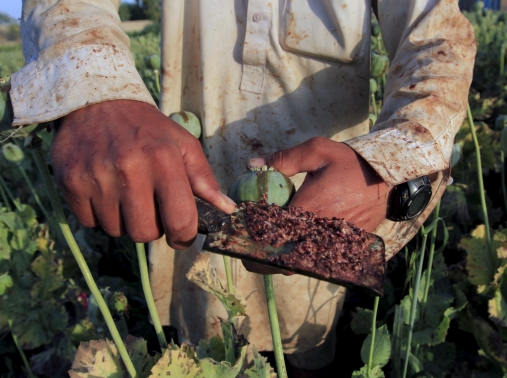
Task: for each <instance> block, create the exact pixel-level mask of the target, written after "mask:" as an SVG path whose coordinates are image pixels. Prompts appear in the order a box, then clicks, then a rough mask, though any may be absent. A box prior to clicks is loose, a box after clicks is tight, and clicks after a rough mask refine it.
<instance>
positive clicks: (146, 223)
mask: <svg viewBox="0 0 507 378" xmlns="http://www.w3.org/2000/svg"><path fill="white" fill-rule="evenodd" d="M147 182H148V181H147V180H141V181H137V182H136V183H137V187H134V188H129V190H128V191H127V192H125V193H122V199H121V215H122V216H123V222H124V224H125V230H126V232H127V234H128V235H129V236H130V238H131V239H132V240H133V241H134V242H135V243H148V242H150V241H153V240H156V239H159V238H160V237H161V236H162V235H163V233H164V232H163V228H162V224H161V222H160V217H159V215H158V209H157V206H156V205H155V194H154V191H153V188H152V186H151V185H148V186H145V185H146V183H147Z"/></svg>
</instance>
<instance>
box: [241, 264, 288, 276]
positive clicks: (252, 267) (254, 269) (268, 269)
mask: <svg viewBox="0 0 507 378" xmlns="http://www.w3.org/2000/svg"><path fill="white" fill-rule="evenodd" d="M241 262H242V263H243V266H244V267H245V269H246V270H248V271H249V272H251V273H257V274H283V275H284V276H292V275H293V274H294V273H292V272H288V271H286V270H282V269H278V268H273V267H272V266H268V265H264V264H260V263H254V262H251V261H245V260H241Z"/></svg>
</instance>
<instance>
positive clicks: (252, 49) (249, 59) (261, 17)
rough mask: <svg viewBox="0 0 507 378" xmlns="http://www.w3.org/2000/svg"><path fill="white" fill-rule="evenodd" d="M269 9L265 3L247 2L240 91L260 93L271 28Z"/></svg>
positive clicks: (251, 0) (252, 0)
mask: <svg viewBox="0 0 507 378" xmlns="http://www.w3.org/2000/svg"><path fill="white" fill-rule="evenodd" d="M271 18H272V15H271V7H270V6H269V5H268V2H267V1H254V0H250V1H248V12H247V21H246V33H245V42H244V44H243V73H242V76H241V86H240V88H241V90H243V91H247V92H252V93H261V92H262V87H263V85H264V76H265V71H266V47H267V42H268V38H269V30H270V28H271Z"/></svg>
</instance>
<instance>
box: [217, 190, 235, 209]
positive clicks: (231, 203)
mask: <svg viewBox="0 0 507 378" xmlns="http://www.w3.org/2000/svg"><path fill="white" fill-rule="evenodd" d="M220 194H221V195H222V197H223V198H224V200H225V202H227V203H228V204H229V205H234V206H236V202H234V201H233V200H232V199H230V198H229V197H227V196H226V195H225V194H224V193H222V192H220Z"/></svg>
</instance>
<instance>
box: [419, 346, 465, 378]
mask: <svg viewBox="0 0 507 378" xmlns="http://www.w3.org/2000/svg"><path fill="white" fill-rule="evenodd" d="M418 357H419V359H420V360H422V361H423V363H424V370H425V371H426V372H427V373H429V374H431V376H433V377H435V378H437V377H439V378H444V377H446V376H447V375H448V373H449V371H450V369H451V366H452V364H453V362H454V360H455V358H456V346H455V345H454V344H453V343H449V342H443V343H441V344H438V345H435V346H431V347H424V348H421V349H420V350H419V354H418Z"/></svg>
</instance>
